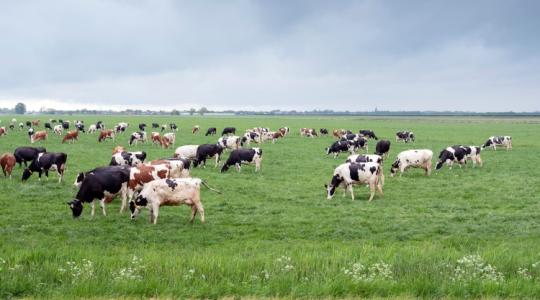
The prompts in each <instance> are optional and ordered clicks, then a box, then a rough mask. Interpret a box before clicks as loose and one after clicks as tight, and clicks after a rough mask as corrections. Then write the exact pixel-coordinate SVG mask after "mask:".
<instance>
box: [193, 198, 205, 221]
mask: <svg viewBox="0 0 540 300" xmlns="http://www.w3.org/2000/svg"><path fill="white" fill-rule="evenodd" d="M195 206H196V207H197V210H198V211H199V214H200V216H201V223H204V207H203V205H202V203H201V200H200V199H197V201H195ZM191 222H193V220H191Z"/></svg>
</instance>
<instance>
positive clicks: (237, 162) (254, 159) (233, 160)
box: [221, 148, 262, 173]
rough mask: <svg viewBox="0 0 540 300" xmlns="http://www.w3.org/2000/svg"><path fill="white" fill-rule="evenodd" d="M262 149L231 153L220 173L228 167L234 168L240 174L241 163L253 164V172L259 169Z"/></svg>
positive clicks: (240, 150) (239, 150)
mask: <svg viewBox="0 0 540 300" xmlns="http://www.w3.org/2000/svg"><path fill="white" fill-rule="evenodd" d="M261 161H262V149H260V148H251V149H236V150H233V151H232V152H231V155H230V156H229V158H228V159H227V161H226V162H225V164H224V165H223V167H222V168H221V173H223V172H226V171H227V170H228V169H229V167H230V166H235V167H236V170H237V171H238V172H240V170H241V165H242V163H251V164H255V172H257V171H259V170H260V169H261Z"/></svg>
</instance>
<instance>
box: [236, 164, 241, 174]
mask: <svg viewBox="0 0 540 300" xmlns="http://www.w3.org/2000/svg"><path fill="white" fill-rule="evenodd" d="M235 167H236V171H237V172H240V170H241V169H240V164H238V163H237V164H235Z"/></svg>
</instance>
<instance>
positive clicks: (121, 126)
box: [114, 122, 129, 133]
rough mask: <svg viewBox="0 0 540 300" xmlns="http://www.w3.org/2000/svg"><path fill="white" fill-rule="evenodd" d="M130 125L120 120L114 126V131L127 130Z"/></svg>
mask: <svg viewBox="0 0 540 300" xmlns="http://www.w3.org/2000/svg"><path fill="white" fill-rule="evenodd" d="M128 126H129V125H128V123H125V122H120V123H118V124H116V126H114V131H116V133H121V132H125V131H126V129H127V128H128Z"/></svg>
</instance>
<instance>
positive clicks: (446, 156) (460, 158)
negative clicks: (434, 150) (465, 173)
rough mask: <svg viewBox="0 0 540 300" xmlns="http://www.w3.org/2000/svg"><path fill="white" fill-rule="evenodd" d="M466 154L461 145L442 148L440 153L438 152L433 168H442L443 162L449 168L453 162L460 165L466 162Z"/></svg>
mask: <svg viewBox="0 0 540 300" xmlns="http://www.w3.org/2000/svg"><path fill="white" fill-rule="evenodd" d="M466 156H467V150H466V149H464V148H462V147H461V146H452V147H448V148H446V149H444V150H442V151H441V153H439V161H438V162H437V165H436V166H435V169H436V170H439V169H440V168H442V166H443V165H444V163H445V162H446V164H447V165H448V167H449V168H450V169H452V165H453V164H454V162H457V163H459V165H460V167H461V166H462V165H464V164H465V163H466V162H467V161H466Z"/></svg>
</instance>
